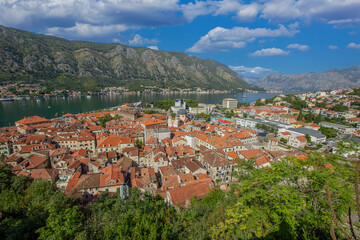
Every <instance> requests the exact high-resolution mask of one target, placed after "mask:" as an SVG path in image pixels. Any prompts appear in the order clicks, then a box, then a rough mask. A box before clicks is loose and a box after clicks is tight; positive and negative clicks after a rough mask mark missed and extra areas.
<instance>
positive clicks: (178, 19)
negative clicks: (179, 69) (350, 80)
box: [0, 0, 360, 75]
mask: <svg viewBox="0 0 360 240" xmlns="http://www.w3.org/2000/svg"><path fill="white" fill-rule="evenodd" d="M0 24H1V25H4V26H8V27H15V28H19V29H23V30H28V31H32V32H37V33H44V34H50V35H55V36H59V37H64V38H67V39H70V40H88V41H96V42H106V43H111V42H116V43H122V44H126V45H130V46H145V47H150V48H153V49H159V50H165V51H175V52H185V53H187V54H190V55H196V56H198V57H200V58H213V59H215V60H217V61H219V62H221V63H223V64H226V65H228V66H231V68H232V69H234V70H236V71H237V72H239V73H252V74H260V75H262V74H266V73H269V72H279V73H284V74H288V73H303V72H322V71H326V70H327V69H330V68H344V67H351V66H355V65H359V64H360V0H258V1H246V0H243V1H242V0H199V1H180V0H2V1H1V2H0Z"/></svg>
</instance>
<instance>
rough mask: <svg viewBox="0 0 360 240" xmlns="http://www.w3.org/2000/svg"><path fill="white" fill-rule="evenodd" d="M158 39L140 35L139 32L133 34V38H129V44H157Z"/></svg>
mask: <svg viewBox="0 0 360 240" xmlns="http://www.w3.org/2000/svg"><path fill="white" fill-rule="evenodd" d="M158 42H159V41H158V40H157V39H155V38H153V39H149V38H145V37H142V36H141V35H139V34H135V36H134V38H133V39H130V40H129V44H130V45H133V46H142V45H149V44H157V43H158Z"/></svg>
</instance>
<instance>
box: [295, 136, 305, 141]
mask: <svg viewBox="0 0 360 240" xmlns="http://www.w3.org/2000/svg"><path fill="white" fill-rule="evenodd" d="M296 139H297V140H299V141H300V142H306V141H307V139H306V137H304V136H297V137H296Z"/></svg>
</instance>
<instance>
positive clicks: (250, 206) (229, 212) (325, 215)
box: [211, 155, 354, 239]
mask: <svg viewBox="0 0 360 240" xmlns="http://www.w3.org/2000/svg"><path fill="white" fill-rule="evenodd" d="M337 160H338V158H337V157H327V158H325V157H324V156H321V155H311V156H310V158H309V159H307V160H296V159H291V160H288V161H281V162H276V163H272V167H271V168H261V169H255V165H254V163H253V162H252V161H243V162H241V164H240V167H239V171H238V172H237V174H236V177H237V178H238V179H239V181H240V182H241V184H239V185H234V186H233V189H235V190H237V191H238V192H239V195H238V199H237V202H236V204H233V205H230V206H228V207H227V208H226V210H225V220H224V221H221V222H218V223H217V224H216V225H214V226H213V227H212V228H211V235H212V238H213V239H218V238H221V239H329V238H330V230H331V229H330V226H331V221H332V220H331V218H332V213H331V211H330V210H329V209H330V204H329V201H328V197H327V194H326V189H327V183H328V184H329V187H330V189H331V197H332V199H333V204H332V205H333V209H334V212H335V213H336V216H343V215H344V214H346V213H347V211H348V207H347V206H348V204H349V203H350V202H351V200H352V199H353V197H354V190H353V187H352V183H351V182H353V177H351V174H350V170H351V169H353V166H349V165H347V166H341V164H338V163H337ZM328 163H331V164H333V165H334V166H336V169H337V170H336V171H332V170H331V169H329V168H328V167H327V164H328ZM310 168H311V171H310V170H309V169H310ZM345 176H346V177H345ZM350 179H351V180H350ZM349 180H350V181H349ZM339 219H341V218H339ZM335 231H336V233H337V234H338V235H341V232H340V231H339V230H338V229H337V230H335Z"/></svg>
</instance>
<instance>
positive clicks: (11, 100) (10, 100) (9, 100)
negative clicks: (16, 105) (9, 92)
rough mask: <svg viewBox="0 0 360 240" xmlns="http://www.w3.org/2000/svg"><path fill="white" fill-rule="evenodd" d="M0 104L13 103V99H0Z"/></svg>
mask: <svg viewBox="0 0 360 240" xmlns="http://www.w3.org/2000/svg"><path fill="white" fill-rule="evenodd" d="M0 101H1V102H13V101H14V99H13V98H0Z"/></svg>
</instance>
